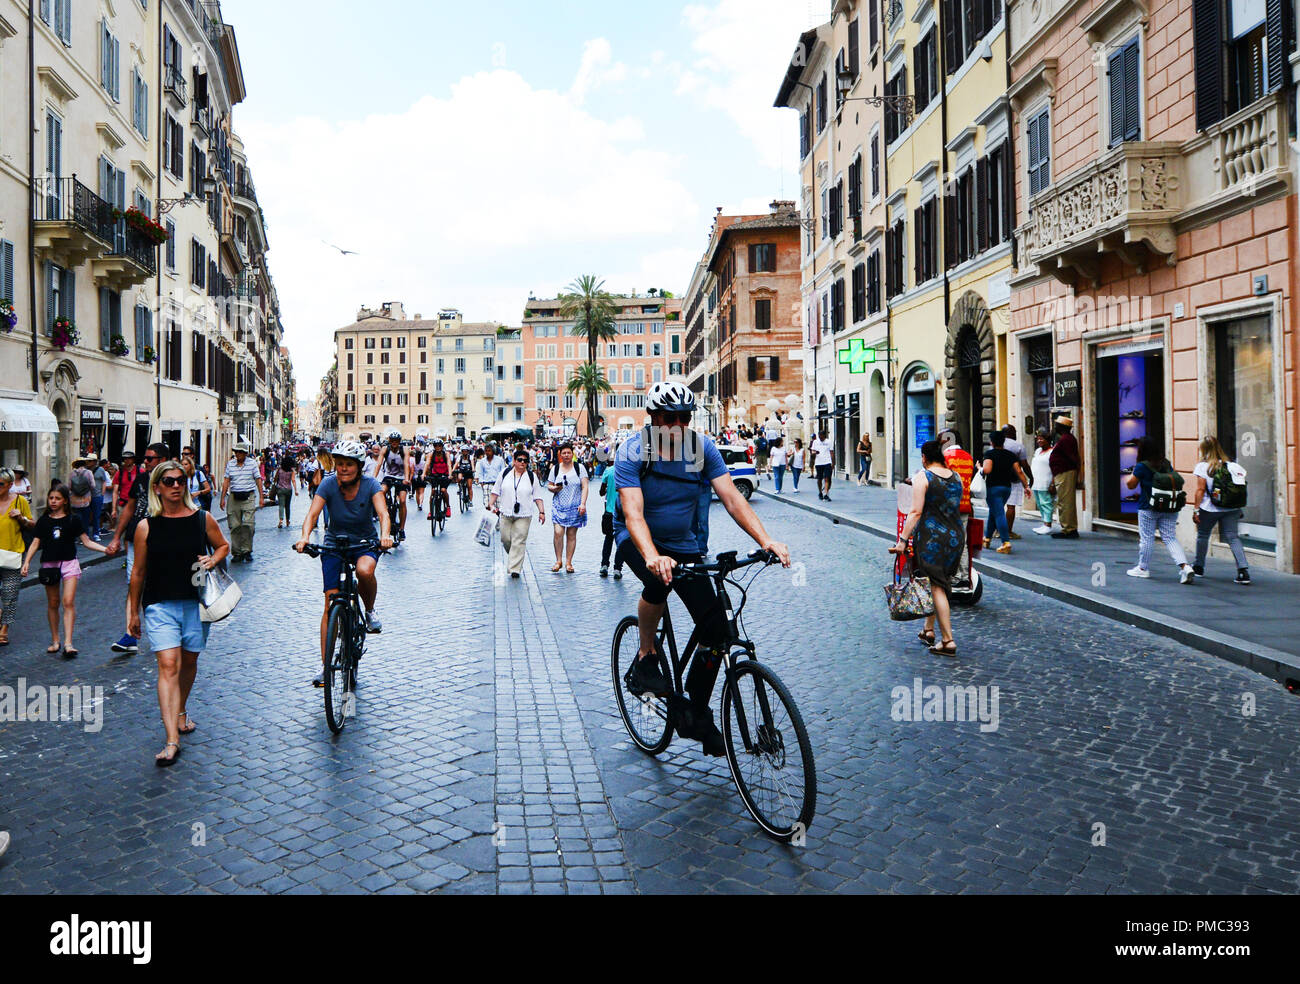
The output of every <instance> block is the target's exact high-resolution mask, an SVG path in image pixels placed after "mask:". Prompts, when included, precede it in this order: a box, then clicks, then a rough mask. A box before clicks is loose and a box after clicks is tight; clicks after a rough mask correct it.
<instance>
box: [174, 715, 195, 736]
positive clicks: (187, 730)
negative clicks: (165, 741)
mask: <svg viewBox="0 0 1300 984" xmlns="http://www.w3.org/2000/svg"><path fill="white" fill-rule="evenodd" d="M180 718H181V720H182V721H188V722H189V724H190V726H189V727H188V728H177V730H178V731H179V732H180V733H181V734H183V735H189V734H193V733H194V732H195V731H198V730H199V726H198V725H197V724H195V723H194V719H193V718H191V717H190V715H189V712H188V711H181V713H180Z"/></svg>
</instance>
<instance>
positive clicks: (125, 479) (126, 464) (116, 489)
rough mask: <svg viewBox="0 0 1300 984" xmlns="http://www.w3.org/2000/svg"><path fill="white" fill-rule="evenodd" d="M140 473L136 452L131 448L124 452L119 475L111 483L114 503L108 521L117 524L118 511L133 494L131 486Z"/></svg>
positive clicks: (110, 508) (109, 510)
mask: <svg viewBox="0 0 1300 984" xmlns="http://www.w3.org/2000/svg"><path fill="white" fill-rule="evenodd" d="M138 471H139V468H138V467H136V463H135V452H134V451H132V450H131V449H130V448H126V449H124V450H123V451H122V464H121V465H120V466H119V467H118V469H117V474H115V475H114V476H113V481H112V482H111V483H110V484H111V485H112V487H113V501H112V502H111V503H110V504H109V508H108V521H109V522H110V523H116V522H117V513H118V510H119V509H121V508H122V503H124V502H125V501H126V499H127V496H129V495H130V494H131V486H132V485H134V484H135V476H136V473H137V472H138Z"/></svg>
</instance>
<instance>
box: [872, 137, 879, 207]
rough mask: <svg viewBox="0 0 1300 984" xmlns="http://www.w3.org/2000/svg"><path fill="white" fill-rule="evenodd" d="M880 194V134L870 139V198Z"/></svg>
mask: <svg viewBox="0 0 1300 984" xmlns="http://www.w3.org/2000/svg"><path fill="white" fill-rule="evenodd" d="M879 194H880V134H879V133H877V134H875V135H874V136H873V137H872V138H871V197H872V198H875V197H876V196H877V195H879Z"/></svg>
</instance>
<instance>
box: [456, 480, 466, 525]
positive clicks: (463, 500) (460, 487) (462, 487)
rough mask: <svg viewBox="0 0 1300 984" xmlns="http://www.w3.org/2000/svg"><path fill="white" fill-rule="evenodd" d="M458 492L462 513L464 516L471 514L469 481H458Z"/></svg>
mask: <svg viewBox="0 0 1300 984" xmlns="http://www.w3.org/2000/svg"><path fill="white" fill-rule="evenodd" d="M456 491H457V492H458V493H459V494H460V513H461V515H462V516H463V515H465V513H467V512H469V479H465V478H462V479H461V480H460V481H458V482H457V483H456Z"/></svg>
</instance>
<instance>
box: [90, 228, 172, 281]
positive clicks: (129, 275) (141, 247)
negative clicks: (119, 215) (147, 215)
mask: <svg viewBox="0 0 1300 984" xmlns="http://www.w3.org/2000/svg"><path fill="white" fill-rule="evenodd" d="M91 270H92V273H93V275H94V278H95V280H96V281H98V282H99V283H101V284H102V285H103V286H105V287H108V288H110V289H112V290H117V291H122V290H127V289H128V288H131V287H136V286H138V285H139V284H142V283H144V282H145V281H146V280H148V279H149V278H150V277H152V276H155V275H156V274H157V273H158V244H157V243H155V242H154V241H153V240H152V239H150V238H149V237H148V236H146V235H145V234H144V233H143V232H141V231H140V230H139V229H137V228H136V227H135V226H133V225H131V224H130V223H129V222H127V221H126V220H125V219H118V220H117V221H116V222H115V223H114V226H113V246H112V248H111V249H109V250H107V251H106V252H104V253H103V254H101V255H100V256H99V257H98V258H97V259H95V260H93V261H92V262H91Z"/></svg>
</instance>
